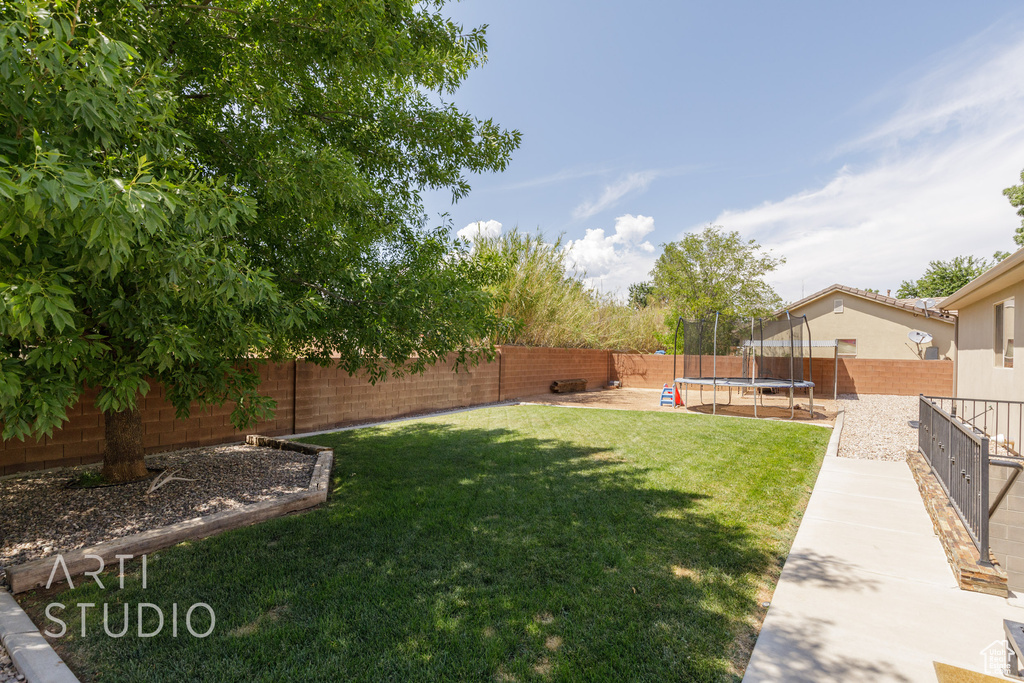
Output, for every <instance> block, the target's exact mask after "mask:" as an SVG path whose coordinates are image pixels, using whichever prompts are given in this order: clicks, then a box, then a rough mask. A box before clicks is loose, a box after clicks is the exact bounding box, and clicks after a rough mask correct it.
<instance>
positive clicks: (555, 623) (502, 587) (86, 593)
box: [30, 406, 829, 681]
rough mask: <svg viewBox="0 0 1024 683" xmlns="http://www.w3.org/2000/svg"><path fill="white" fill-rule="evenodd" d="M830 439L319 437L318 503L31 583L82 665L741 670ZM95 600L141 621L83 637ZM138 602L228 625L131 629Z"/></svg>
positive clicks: (744, 432)
mask: <svg viewBox="0 0 1024 683" xmlns="http://www.w3.org/2000/svg"><path fill="white" fill-rule="evenodd" d="M828 436H829V432H828V430H825V429H822V428H820V427H813V426H809V425H798V424H792V423H782V422H767V421H761V422H758V421H753V420H743V419H731V418H711V417H706V416H697V415H674V414H667V413H639V412H627V411H605V410H583V409H562V408H552V407H540V406H529V407H528V406H518V407H498V408H488V409H482V410H477V411H472V412H466V413H459V414H453V415H448V416H442V417H435V418H429V419H423V420H418V421H415V422H405V423H398V424H395V425H391V426H387V427H381V428H365V429H360V430H354V431H348V432H341V433H335V434H329V435H324V436H319V437H315V438H312V439H308V440H309V441H311V442H315V443H319V444H324V445H328V446H332V447H333V448H334V449H335V467H334V472H333V479H334V489H333V492H332V495H331V498H330V500H329V502H328V504H327V505H326V506H324V507H322V508H320V509H318V510H316V511H314V512H311V513H308V514H303V515H298V516H293V517H288V518H282V519H277V520H273V521H270V522H267V523H264V524H261V525H259V526H256V527H250V528H247V529H241V530H237V531H233V532H229V533H226V534H223V535H221V536H219V537H216V538H212V539H207V540H205V541H201V542H196V543H192V544H183V545H180V546H177V547H175V548H173V549H169V550H167V551H163V552H161V553H159V554H157V555H154V556H152V557H150V558H149V560H148V588H146V589H142V588H141V585H140V575H139V571H138V565H137V564H136V565H134V566H133V569H132V571H131V573H129V575H128V576H127V577H126V583H125V588H124V589H121V590H119V589H117V582H116V577H112V578H111V580H110V581H106V582H105V583H106V585H107V590H100V589H99V588H98V587H97V586H95V585H94V584H89V585H83V586H79V587H78V588H76V589H75V590H73V591H66V592H63V593H61V594H59V595H58V596H36V597H35V598H34V600H30V602H33V601H34V603H35V604H34V606H33V608H32V609H33V610H34V611H35V612H36V614H35V616H37V617H39V616H40V615H41V609H42V607H43V605H44V604H45V603H47V602H53V601H60V602H62V603H63V604H65V605H68V606H69V609H67V610H66V611H65V612H64V613H63V617H62V618H64V619H65V621H67V622H68V626H69V632H68V635H67V636H65V637H64V638H62V639H61V640H60V641H59V643H60V650H61V652H62V654H64V655H65V656H66V657H68V658H69V660H70V661H71V662H72V664H73V667H74V668H75V670H76V672H78V673H79V674H80V675H81V676H83V679H84V680H92V679H95V680H103V681H108V680H109V681H150V680H152V681H156V680H166V681H179V680H209V681H256V680H266V681H278V680H358V681H459V680H465V681H601V680H607V681H634V680H635V681H639V680H646V681H668V680H698V681H705V680H707V681H714V680H735V679H737V678H738V675H739V674H740V673H741V670H742V667H743V666H744V665H745V662H746V657H747V656H748V655H749V653H748V652H747V651H746V649H747V648H746V645H745V644H746V643H749V642H750V641H751V634H752V632H753V629H754V628H755V627H756V623H757V620H758V617H759V615H760V614H761V610H760V608H759V602H758V600H759V592H761V594H762V595H763V591H764V590H765V588H766V587H768V588H770V586H771V583H772V581H773V580H774V579H773V577H775V576H777V572H778V569H779V567H780V566H781V562H782V560H783V558H784V557H785V555H786V553H787V551H788V548H789V545H790V543H791V540H792V537H793V534H794V532H795V525H796V523H797V521H798V517H799V514H800V511H801V510H802V509H803V505H804V504H805V502H806V499H807V496H808V494H809V491H810V487H811V486H812V484H813V481H814V477H815V476H816V473H817V470H818V466H819V464H820V462H821V457H822V455H823V453H824V449H825V445H826V442H827V439H828ZM83 602H92V603H96V604H102V603H103V602H109V603H111V608H112V611H111V615H112V618H111V622H110V627H111V629H113V630H114V631H115V632H116V631H118V630H120V627H121V623H122V618H121V616H113V615H115V614H117V615H121V614H122V612H121V611H120V610H121V609H123V608H121V607H119V606H118V603H122V602H123V603H128V604H130V605H131V610H132V617H131V624H130V626H131V629H132V630H131V633H130V634H129V636H128V637H124V638H120V639H114V638H110V637H107V636H106V635H104V634H103V626H102V610H101V609H94V610H92V611H91V612H90V614H89V617H88V619H87V623H86V626H87V629H88V636H87V637H85V638H82V637H81V636H80V634H79V631H80V628H81V626H80V623H79V619H78V616H77V615H78V612H79V609H78V608H77V607H76V606H75V605H76V603H83ZM139 602H149V603H154V604H157V605H160V606H162V607H163V608H164V611H165V613H166V614H167V618H168V619H169V618H170V609H171V604H172V603H177V604H178V605H179V606H180V610H181V611H182V612H183V611H184V609H185V608H187V607H188V606H189V605H191V604H193V603H196V602H205V603H208V604H209V605H211V606H212V607H213V609H214V610H215V612H216V615H217V622H216V629H215V631H214V633H213V635H211V636H210V637H208V638H205V639H196V638H193V637H190V636H187V634H184V635H183V627H180V628H181V629H182V632H181V633H179V637H178V638H176V639H175V638H171V637H170V635H169V633H168V628H169V627H168V628H165V631H164V633H163V634H162V635H160V636H157V637H154V638H147V639H140V638H138V637H136V636H135V629H136V627H137V625H136V621H135V611H134V610H135V609H136V605H137V603H139ZM115 608H116V609H115ZM198 614H200V613H197V615H198ZM181 619H182V617H181V615H180V614H179V620H181ZM200 622H201V623H200ZM37 623H44V622H43V621H37ZM154 623H155V616H149V617H148V618H147V619H145V620H144V624H145V625H146V627H147V628H152V627H153V624H154ZM207 623H208V621H207V620H206V619H205V618H203V619H198V620H197V621H196V623H195V626H196V630H205V626H206V624H207ZM49 625H50V626H52V624H49Z"/></svg>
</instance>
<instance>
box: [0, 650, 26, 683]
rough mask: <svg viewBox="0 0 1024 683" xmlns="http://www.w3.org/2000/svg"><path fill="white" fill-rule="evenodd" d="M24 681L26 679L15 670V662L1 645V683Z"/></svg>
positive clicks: (19, 682)
mask: <svg viewBox="0 0 1024 683" xmlns="http://www.w3.org/2000/svg"><path fill="white" fill-rule="evenodd" d="M24 680H25V677H24V676H22V675H21V674H20V673H18V670H17V669H16V668H14V662H12V661H11V658H10V656H9V655H8V654H7V650H5V649H4V646H3V645H0V683H21V681H24Z"/></svg>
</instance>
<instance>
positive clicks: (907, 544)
mask: <svg viewBox="0 0 1024 683" xmlns="http://www.w3.org/2000/svg"><path fill="white" fill-rule="evenodd" d="M1016 601H1017V599H1013V600H1012V602H1016ZM1004 618H1010V619H1014V620H1016V621H1024V608H1021V607H1016V606H1014V605H1011V601H1008V600H1006V599H1005V598H998V597H994V596H990V595H981V594H979V593H968V592H966V591H961V590H960V589H959V588H958V587H957V585H956V581H955V580H954V578H953V573H952V571H951V570H950V568H949V565H948V564H947V562H946V557H945V555H944V554H943V552H942V547H941V546H940V544H939V540H938V538H936V536H935V534H934V533H933V532H932V525H931V520H930V519H929V517H928V513H927V512H925V508H924V504H923V503H922V502H921V498H920V495H919V494H918V491H917V486H916V485H915V483H914V479H913V477H912V476H911V474H910V468H909V467H908V466H907V464H906V463H904V462H882V461H877V460H852V459H847V458H836V457H826V458H825V462H824V464H823V465H822V468H821V473H820V474H819V475H818V481H817V483H816V484H815V487H814V492H813V493H812V494H811V500H810V503H809V504H808V507H807V512H806V514H805V516H804V519H803V522H802V523H801V524H800V529H799V531H798V532H797V536H796V540H795V542H794V544H793V549H792V551H791V552H790V555H789V558H788V559H787V560H786V565H785V567H784V569H783V571H782V576H781V578H780V580H779V585H778V588H777V589H776V590H775V595H774V597H773V598H772V605H771V607H770V608H769V610H768V615H767V617H766V618H765V621H764V626H763V627H762V629H761V635H760V637H759V638H758V641H757V646H756V647H755V648H754V653H753V656H752V657H751V659H750V664H749V666H748V667H747V672H746V676H745V677H744V679H743V680H744V681H745V682H749V683H754V682H756V681H816V682H817V681H846V682H849V681H931V682H933V683H934V681H935V680H936V677H935V672H934V668H933V662H934V661H939V662H944V663H947V664H954V665H956V666H960V667H963V668H965V669H970V670H973V671H978V672H986V668H987V663H986V653H983V650H985V649H986V648H987V647H988V646H990V645H991V644H992V643H993V642H997V646H996V648H994V649H992V650H988V652H987V654H989V655H993V654H994V655H995V656H998V655H999V654H1000V653H1001V652H1002V645H1001V643H1002V640H1003V623H1002V620H1003V619H1004ZM987 673H990V674H994V673H996V671H995V670H994V669H992V668H988V670H987Z"/></svg>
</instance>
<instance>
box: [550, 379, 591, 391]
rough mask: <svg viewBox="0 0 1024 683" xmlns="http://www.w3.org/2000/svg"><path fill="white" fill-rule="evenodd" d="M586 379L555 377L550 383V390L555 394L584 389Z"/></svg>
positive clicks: (585, 388)
mask: <svg viewBox="0 0 1024 683" xmlns="http://www.w3.org/2000/svg"><path fill="white" fill-rule="evenodd" d="M586 390H587V380H585V379H556V380H555V381H554V382H552V383H551V392H552V393H555V394H568V393H569V392H572V391H586Z"/></svg>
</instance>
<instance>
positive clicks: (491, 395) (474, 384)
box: [295, 360, 499, 433]
mask: <svg viewBox="0 0 1024 683" xmlns="http://www.w3.org/2000/svg"><path fill="white" fill-rule="evenodd" d="M453 367H454V363H453V362H452V361H449V362H446V363H438V364H437V365H435V366H433V367H430V368H427V370H426V371H425V372H424V373H422V374H419V375H406V376H404V377H398V378H392V379H389V380H387V381H386V382H378V383H377V384H370V383H369V381H368V380H367V378H366V375H365V374H363V373H357V374H355V375H352V376H349V374H348V373H346V372H344V371H342V370H339V369H338V368H322V367H319V366H316V365H313V364H311V363H304V362H300V363H299V364H298V368H299V376H298V384H297V386H298V397H297V399H296V409H297V413H296V415H297V418H296V422H295V433H302V432H314V431H319V430H322V429H331V428H333V427H338V426H341V425H345V424H351V423H354V422H372V421H375V420H384V419H388V418H392V417H398V416H400V415H409V414H413V413H418V412H425V411H431V410H446V409H449V408H461V407H465V406H471V405H479V404H481V403H493V402H495V401H497V400H498V370H499V368H498V361H497V360H495V361H493V362H483V363H480V364H479V365H477V366H475V367H472V368H462V369H460V370H459V372H454V371H453Z"/></svg>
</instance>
